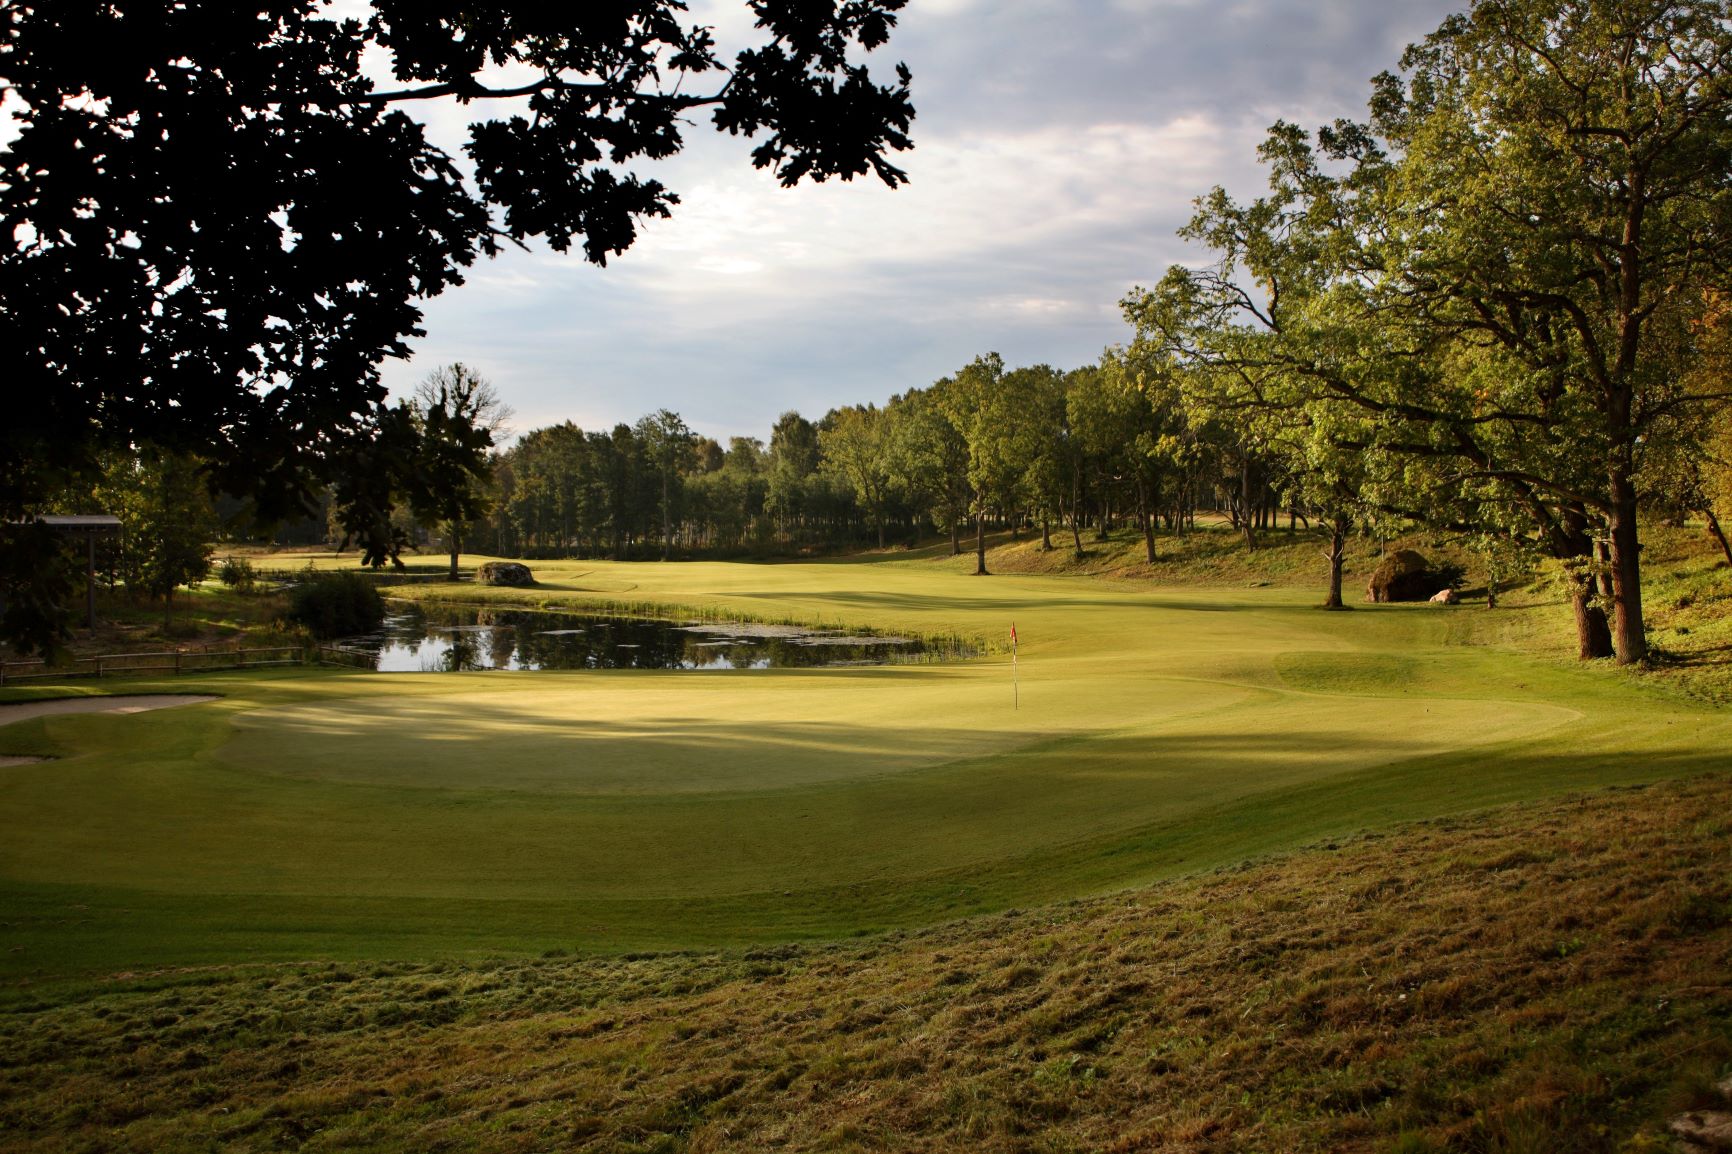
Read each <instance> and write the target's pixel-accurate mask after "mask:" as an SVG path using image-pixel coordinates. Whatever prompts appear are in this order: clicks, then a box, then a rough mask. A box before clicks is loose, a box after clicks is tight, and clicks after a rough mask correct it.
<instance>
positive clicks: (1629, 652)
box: [1611, 471, 1648, 665]
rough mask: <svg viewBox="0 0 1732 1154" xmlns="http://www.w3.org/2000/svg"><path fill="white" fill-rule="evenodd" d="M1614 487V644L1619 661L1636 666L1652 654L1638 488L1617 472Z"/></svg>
mask: <svg viewBox="0 0 1732 1154" xmlns="http://www.w3.org/2000/svg"><path fill="white" fill-rule="evenodd" d="M1611 489H1612V493H1611V496H1612V515H1611V530H1612V598H1613V600H1612V613H1613V638H1612V644H1613V647H1614V648H1615V649H1616V650H1617V657H1618V664H1619V665H1633V664H1635V663H1636V662H1638V661H1644V660H1646V659H1647V656H1648V633H1647V629H1646V627H1645V625H1644V623H1643V620H1642V555H1641V554H1642V543H1641V540H1640V538H1639V536H1638V534H1637V531H1636V487H1635V486H1634V485H1633V484H1631V483H1630V480H1629V478H1628V477H1626V476H1624V475H1622V474H1621V473H1620V472H1617V471H1614V473H1613V476H1612V485H1611Z"/></svg>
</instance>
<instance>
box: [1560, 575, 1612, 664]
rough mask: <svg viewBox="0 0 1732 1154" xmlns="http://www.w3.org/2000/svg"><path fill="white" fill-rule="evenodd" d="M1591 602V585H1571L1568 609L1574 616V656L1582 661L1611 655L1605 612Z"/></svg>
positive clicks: (1592, 600)
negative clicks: (1570, 609) (1572, 611)
mask: <svg viewBox="0 0 1732 1154" xmlns="http://www.w3.org/2000/svg"><path fill="white" fill-rule="evenodd" d="M1593 602H1594V589H1593V585H1592V584H1591V583H1582V582H1574V583H1572V585H1571V589H1570V607H1571V608H1572V609H1573V610H1574V611H1575V615H1576V656H1577V657H1579V658H1580V659H1581V660H1583V661H1593V660H1596V659H1598V658H1601V657H1610V656H1611V655H1612V630H1611V628H1610V627H1609V626H1608V625H1607V624H1606V611H1605V610H1604V609H1601V608H1600V607H1599V606H1598V605H1595V604H1594V603H1593Z"/></svg>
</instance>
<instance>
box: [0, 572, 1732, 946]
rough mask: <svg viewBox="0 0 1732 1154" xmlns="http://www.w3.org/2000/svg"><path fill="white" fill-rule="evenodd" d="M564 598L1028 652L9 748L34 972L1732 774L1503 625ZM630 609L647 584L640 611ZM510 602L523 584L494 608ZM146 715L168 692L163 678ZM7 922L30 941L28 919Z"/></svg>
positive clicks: (1060, 875)
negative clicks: (1503, 639)
mask: <svg viewBox="0 0 1732 1154" xmlns="http://www.w3.org/2000/svg"><path fill="white" fill-rule="evenodd" d="M538 577H539V578H540V579H541V581H542V583H543V584H542V588H541V589H540V590H538V591H537V594H536V595H537V596H538V597H540V598H544V599H548V600H552V601H559V600H561V599H571V600H578V601H581V600H595V599H598V598H599V599H604V600H605V599H607V598H609V597H618V596H622V595H627V594H629V596H630V597H631V598H632V599H634V600H637V601H640V602H643V601H651V602H659V603H663V604H667V605H670V606H673V605H679V606H685V607H691V608H701V609H703V610H704V611H706V612H715V613H720V614H724V615H725V614H728V613H745V614H750V615H752V616H755V617H786V618H795V619H803V620H808V621H823V622H826V623H844V624H874V625H878V626H881V627H886V628H891V629H899V630H917V631H921V632H926V633H941V632H960V633H965V634H976V635H985V636H998V635H1002V634H1005V633H1007V632H1008V629H1009V626H1010V623H1011V621H1012V620H1014V621H1015V623H1016V626H1017V629H1018V632H1019V634H1020V635H1021V637H1022V642H1023V644H1022V647H1021V652H1020V654H1019V662H1018V669H1017V674H1018V677H1019V681H1020V687H1019V689H1018V690H1017V691H1016V695H1015V703H1014V706H1013V687H1012V683H1011V672H1012V671H1011V665H1010V661H1009V657H1008V654H998V655H994V656H991V657H987V658H982V659H979V660H976V661H972V662H966V663H958V664H954V665H914V666H895V667H884V668H868V669H829V670H823V669H818V670H762V671H714V672H637V671H614V672H580V673H498V672H493V673H477V674H416V675H410V674H359V673H351V672H326V671H289V672H282V673H264V672H260V673H251V674H245V675H230V676H219V675H211V676H204V677H197V678H193V677H188V678H183V679H181V681H179V682H177V683H176V684H175V686H174V688H176V689H179V690H181V691H203V692H215V693H221V694H223V695H224V698H223V700H221V701H219V702H213V703H209V704H204V705H197V706H188V707H185V708H182V709H177V710H173V711H168V712H165V713H160V714H138V715H134V716H105V715H84V716H50V717H41V718H36V719H33V720H31V721H28V722H24V723H20V724H17V725H13V726H7V727H5V728H3V729H0V753H4V754H44V753H46V754H53V755H57V760H53V761H48V762H42V763H38V764H34V765H21V766H9V767H5V768H3V769H0V830H3V832H4V835H5V836H4V837H0V922H4V923H5V924H3V925H0V949H4V950H5V952H4V953H0V967H3V968H4V971H9V972H12V973H14V974H30V973H36V974H40V975H44V976H46V975H53V974H59V973H69V972H88V971H91V970H97V969H101V968H103V967H110V966H120V965H143V964H159V963H174V962H190V961H201V960H203V961H208V960H218V959H222V958H235V957H302V956H338V957H357V956H379V955H381V954H395V955H405V954H407V955H426V954H435V953H473V952H478V951H496V950H508V951H512V950H526V949H542V948H547V947H549V946H554V945H558V946H561V947H565V948H571V947H577V948H621V947H631V946H644V945H651V946H697V945H714V944H721V943H726V942H737V941H748V940H766V939H778V938H790V937H806V936H835V935H840V934H846V933H849V932H852V931H855V930H857V929H860V928H863V927H880V926H885V925H893V924H908V923H915V922H920V921H927V920H932V919H934V918H938V917H944V916H950V915H954V914H956V913H961V912H968V911H972V910H988V909H993V908H1002V907H1004V906H1007V905H1011V904H1025V903H1030V902H1037V901H1043V900H1049V899H1052V898H1057V897H1063V896H1069V895H1075V894H1080V893H1084V892H1093V891H1098V890H1100V889H1103V888H1111V887H1114V886H1121V885H1127V884H1132V883H1135V882H1138V881H1142V880H1147V879H1149V878H1152V877H1156V876H1160V875H1162V874H1166V873H1171V872H1174V871H1176V870H1183V869H1191V868H1197V867H1199V866H1206V865H1211V864H1218V863H1224V862H1229V861H1233V860H1236V859H1239V858H1242V857H1244V856H1246V855H1248V854H1254V853H1259V852H1264V851H1267V850H1270V849H1275V848H1280V847H1284V846H1288V845H1293V844H1296V843H1298V842H1302V841H1306V840H1313V839H1316V838H1319V837H1323V836H1335V835H1338V834H1342V833H1347V832H1352V831H1354V830H1358V829H1364V828H1369V827H1376V826H1378V825H1380V824H1386V823H1388V822H1390V821H1393V820H1398V819H1401V818H1406V817H1422V816H1430V815H1435V814H1440V813H1447V812H1452V811H1459V810H1461V809H1464V808H1468V807H1472V806H1477V805H1484V804H1489V803H1494V802H1499V801H1504V800H1510V799H1515V798H1522V797H1531V796H1538V795H1542V794H1547V793H1554V792H1557V791H1560V790H1565V789H1571V788H1578V787H1583V786H1591V785H1596V784H1603V783H1613V782H1631V781H1641V780H1650V779H1653V778H1657V777H1662V776H1667V775H1671V774H1677V773H1684V772H1690V771H1692V770H1697V769H1709V768H1715V767H1717V766H1720V765H1721V760H1720V758H1719V755H1718V751H1719V750H1723V749H1724V748H1725V745H1726V739H1727V737H1728V736H1732V724H1729V717H1728V715H1727V714H1726V713H1724V712H1722V711H1715V710H1710V709H1707V708H1705V707H1699V706H1695V705H1691V704H1688V703H1684V702H1680V701H1677V700H1672V699H1669V698H1665V697H1661V696H1659V695H1657V694H1655V693H1653V692H1650V691H1647V690H1644V689H1642V688H1640V687H1637V686H1633V685H1630V684H1628V683H1626V682H1623V681H1622V680H1621V679H1619V678H1618V677H1617V676H1616V675H1613V674H1609V673H1608V672H1607V671H1604V670H1583V669H1577V668H1573V667H1571V666H1569V665H1567V664H1564V663H1562V662H1558V661H1550V660H1541V659H1535V658H1530V657H1524V656H1521V655H1519V654H1514V653H1510V652H1504V651H1498V650H1492V649H1486V648H1477V647H1469V646H1464V645H1461V644H1458V643H1454V642H1455V641H1459V639H1460V638H1461V637H1463V636H1471V634H1472V633H1473V631H1474V621H1473V619H1472V618H1471V617H1467V616H1465V614H1467V613H1469V612H1472V611H1468V610H1451V609H1447V608H1443V607H1433V606H1416V607H1377V608H1369V609H1365V610H1362V611H1359V612H1355V613H1348V614H1327V613H1320V612H1317V611H1315V610H1313V609H1311V608H1309V607H1308V606H1307V600H1308V599H1307V598H1305V597H1303V596H1301V595H1297V594H1294V593H1291V592H1283V591H1279V590H1229V591H1219V590H1217V591H1201V590H1178V591H1174V590H1153V591H1150V590H1147V589H1141V590H1139V589H1134V588H1130V587H1121V586H1113V585H1107V584H1103V583H1099V582H1093V581H1088V580H1082V579H1062V578H1024V577H993V578H990V579H984V580H983V579H978V578H973V577H969V576H964V575H962V574H959V573H955V572H951V571H948V570H946V569H944V568H942V567H940V566H935V565H932V564H930V563H908V564H886V563H859V564H809V565H758V566H752V565H722V564H690V565H654V564H642V565H597V564H595V563H593V562H592V563H585V564H583V565H581V566H579V565H571V566H565V567H560V566H539V567H538ZM622 591H625V592H622ZM481 592H483V593H491V592H492V591H481ZM128 688H129V689H132V688H134V687H133V686H129V687H128ZM8 915H9V916H8Z"/></svg>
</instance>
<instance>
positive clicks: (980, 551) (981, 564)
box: [974, 512, 987, 577]
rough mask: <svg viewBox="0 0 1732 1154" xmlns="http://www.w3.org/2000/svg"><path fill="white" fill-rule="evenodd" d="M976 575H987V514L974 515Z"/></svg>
mask: <svg viewBox="0 0 1732 1154" xmlns="http://www.w3.org/2000/svg"><path fill="white" fill-rule="evenodd" d="M974 575H975V576H976V577H985V576H986V575H987V573H986V514H985V513H984V512H981V513H976V514H975V515H974Z"/></svg>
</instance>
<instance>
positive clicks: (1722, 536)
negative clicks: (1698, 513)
mask: <svg viewBox="0 0 1732 1154" xmlns="http://www.w3.org/2000/svg"><path fill="white" fill-rule="evenodd" d="M1702 516H1704V517H1706V518H1707V520H1708V532H1709V533H1710V534H1711V535H1712V536H1713V538H1714V540H1716V541H1718V542H1720V552H1722V553H1724V554H1726V564H1727V565H1732V544H1728V543H1727V541H1726V531H1725V530H1724V529H1722V528H1720V518H1718V517H1716V516H1714V510H1712V509H1703V510H1702Z"/></svg>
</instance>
